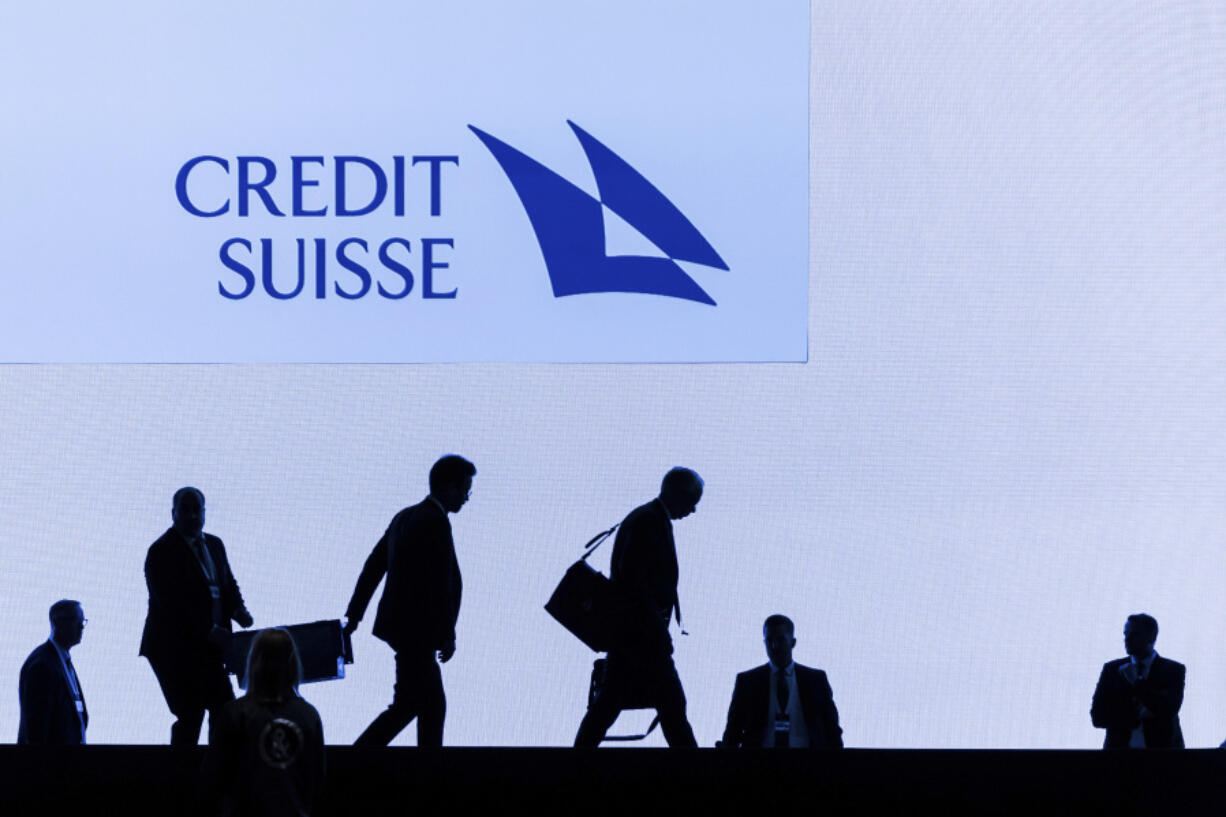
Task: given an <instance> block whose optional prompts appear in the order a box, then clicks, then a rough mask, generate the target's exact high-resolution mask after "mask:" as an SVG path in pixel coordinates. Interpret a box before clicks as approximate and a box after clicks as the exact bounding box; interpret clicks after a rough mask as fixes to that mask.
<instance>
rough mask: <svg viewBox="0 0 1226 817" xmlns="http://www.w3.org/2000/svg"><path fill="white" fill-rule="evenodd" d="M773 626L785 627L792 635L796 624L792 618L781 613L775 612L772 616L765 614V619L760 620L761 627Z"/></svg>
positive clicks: (766, 628) (768, 627)
mask: <svg viewBox="0 0 1226 817" xmlns="http://www.w3.org/2000/svg"><path fill="white" fill-rule="evenodd" d="M775 627H787V630H788V632H789V633H791V634H792V635H795V634H796V625H795V624H793V623H792V620H791V619H790V618H788V617H787V616H785V615H782V614H781V613H775V614H774V615H773V616H767V617H766V621H764V622H762V629H764V630H770V629H773V628H775Z"/></svg>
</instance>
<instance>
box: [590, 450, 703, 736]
mask: <svg viewBox="0 0 1226 817" xmlns="http://www.w3.org/2000/svg"><path fill="white" fill-rule="evenodd" d="M702 489H703V482H702V478H701V477H699V476H698V474H697V473H695V472H694V471H691V470H690V469H688V468H673V469H672V470H671V471H669V472H668V473H667V474H665V475H664V480H663V481H662V482H661V484H660V495H659V496H657V497H656V498H655V499H653V500H652V501H650V502H648V503H647V504H646V505H641V506H639V507H637V508H635V509H634V510H633V511H631V512H630V514H629V515H628V516H627V517H626V518H625V519H624V520H623V521H622V523H621V526H620V527H619V528H618V531H617V538H616V539H615V540H614V542H613V562H612V568H611V570H610V574H611V575H610V578H611V580H612V582H613V584H614V586H615V587H617V588H618V590H619V591H620V592H621V593H622V595H623V597H624V598H625V599H626V600H627V602H628V603H629V604H630V610H629V615H628V617H627V621H626V622H625V625H626V632H625V636H624V638H623V643H622V644H621V645H619V646H617V647H615V648H614V649H612V650H610V651H609V660H608V664H607V671H606V676H605V683H604V686H603V687H602V688H601V689H600V691H599V693H598V694H597V695H596V696H595V698H594V699H593V700H592V702H591V704H590V705H589V707H588V710H587V713H586V714H585V715H584V716H583V721H582V722H581V723H580V724H579V731H578V733H577V734H576V735H575V746H577V747H593V746H599V745H600V741H601V740H603V739H604V736H605V733H606V732H608V730H609V727H610V726H612V725H613V721H615V720H617V716H618V714H620V713H621V711H622V709H625V708H627V705H628V704H630V703H631V702H632V701H633V700H635V699H639V698H641V699H645V700H648V701H649V702H650V703H651V704H652V705H653V706H654V707H655V709H656V712H657V713H658V714H659V717H660V727H661V728H662V729H663V731H664V738H665V740H667V741H668V745H669V746H684V747H694V746H697V745H698V744H697V742H696V741H695V740H694V730H693V729H691V728H690V723H689V721H688V720H687V719H686V716H685V691H684V690H683V689H682V688H681V679H680V678H679V677H678V675H677V667H676V666H675V665H674V664H673V657H672V655H673V642H672V639H671V638H670V637H669V634H668V620H669V618H670V617H672V615H673V613H674V611H675V612H676V615H677V621H678V623H680V621H681V606H680V604H679V602H678V599H677V577H678V566H677V548H676V544H675V542H674V541H673V523H672V520H674V519H683V518H684V517H687V516H689V515H690V514H691V513H693V512H694V509H695V508H696V507H697V506H698V501H699V500H700V499H702Z"/></svg>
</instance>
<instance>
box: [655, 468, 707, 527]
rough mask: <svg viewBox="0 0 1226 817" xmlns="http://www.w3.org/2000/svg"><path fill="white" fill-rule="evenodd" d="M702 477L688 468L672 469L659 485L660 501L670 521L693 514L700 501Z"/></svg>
mask: <svg viewBox="0 0 1226 817" xmlns="http://www.w3.org/2000/svg"><path fill="white" fill-rule="evenodd" d="M702 489H703V481H702V477H700V476H698V474H697V473H696V472H694V471H692V470H690V469H689V468H681V467H677V468H673V469H672V470H670V471H669V472H668V473H667V474H665V475H664V480H663V481H662V482H661V483H660V501H661V502H663V503H664V508H665V509H666V510H667V511H668V516H669V518H670V519H684V518H685V517H687V516H689V515H690V514H692V513H693V512H694V509H695V508H696V507H697V506H698V500H700V499H702Z"/></svg>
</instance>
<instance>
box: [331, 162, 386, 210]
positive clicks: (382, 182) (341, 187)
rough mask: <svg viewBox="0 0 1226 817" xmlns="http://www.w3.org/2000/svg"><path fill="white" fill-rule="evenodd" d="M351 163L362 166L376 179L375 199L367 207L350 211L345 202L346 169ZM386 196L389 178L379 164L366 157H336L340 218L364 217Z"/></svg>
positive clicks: (337, 198)
mask: <svg viewBox="0 0 1226 817" xmlns="http://www.w3.org/2000/svg"><path fill="white" fill-rule="evenodd" d="M351 163H356V164H359V165H362V166H363V167H365V168H366V169H367V170H369V171H370V172H371V175H372V176H374V179H375V194H374V197H373V198H372V199H371V200H370V203H369V204H367V205H366V206H365V207H359V208H358V209H356V210H351V209H349V206H348V205H347V204H346V200H345V168H346V167H347V166H348V165H349V164H351ZM386 195H387V176H386V175H385V174H384V173H383V168H381V167H379V165H378V164H377V163H375V162H372V161H371V160H370V159H367V158H366V157H364V156H337V157H336V214H337V215H338V216H364V215H366V214H367V213H370V212H372V211H373V210H374V209H375V208H376V207H378V206H379V205H380V204H382V203H383V197H384V196H386Z"/></svg>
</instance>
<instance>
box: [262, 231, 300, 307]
mask: <svg viewBox="0 0 1226 817" xmlns="http://www.w3.org/2000/svg"><path fill="white" fill-rule="evenodd" d="M294 240H295V241H297V242H298V286H296V287H294V291H293V292H278V291H277V287H276V285H275V284H273V281H272V239H271V238H261V239H260V248H261V249H262V250H263V252H264V259H263V264H262V271H263V273H264V291H265V292H267V293H268V294H269V295H271V296H272V297H274V298H276V299H278V300H281V301H287V300H289V299H290V298H294V297H297V295H298V293H299V292H302V286H303V284H305V283H306V264H305V263H304V259H303V255H305V253H306V241H304V240H303V239H301V238H297V239H294Z"/></svg>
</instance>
